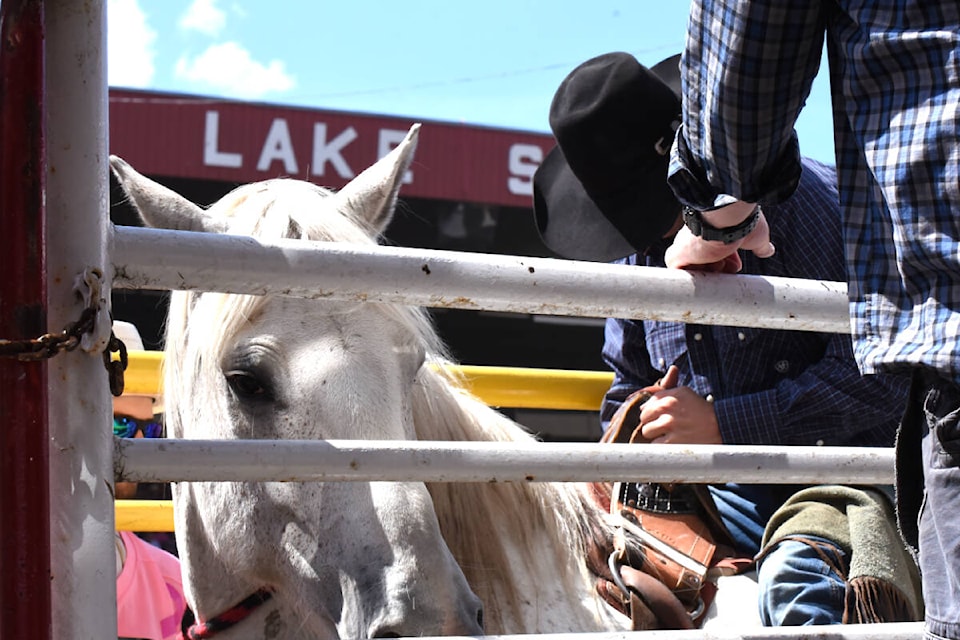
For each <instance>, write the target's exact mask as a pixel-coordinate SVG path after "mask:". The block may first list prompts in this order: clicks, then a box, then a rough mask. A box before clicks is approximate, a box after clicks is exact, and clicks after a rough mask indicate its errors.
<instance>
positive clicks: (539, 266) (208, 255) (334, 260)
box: [111, 227, 850, 333]
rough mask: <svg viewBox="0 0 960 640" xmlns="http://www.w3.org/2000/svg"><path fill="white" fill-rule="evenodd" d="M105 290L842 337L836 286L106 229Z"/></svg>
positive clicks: (840, 289)
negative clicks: (108, 269)
mask: <svg viewBox="0 0 960 640" xmlns="http://www.w3.org/2000/svg"><path fill="white" fill-rule="evenodd" d="M112 244H113V246H112V251H111V255H112V257H113V265H114V268H115V281H114V286H116V287H122V288H137V289H175V290H197V291H199V290H204V291H221V292H226V293H249V294H281V295H290V296H297V297H305V298H337V299H346V300H361V301H371V302H389V303H400V304H410V305H416V306H424V307H447V308H457V309H487V310H495V311H508V312H515V313H532V314H549V315H564V316H579V317H595V318H608V317H621V318H643V319H657V320H670V321H677V322H686V323H703V324H720V325H730V326H743V327H766V328H771V329H796V330H803V331H824V332H832V333H849V331H850V321H849V312H848V310H847V297H846V285H845V284H844V283H840V282H823V281H815V280H798V279H794V278H776V277H769V276H745V275H725V274H709V273H692V272H686V271H680V270H673V269H658V268H653V267H628V266H623V265H609V264H599V263H593V262H575V261H570V260H556V259H551V258H524V257H518V256H501V255H489V254H477V253H465V252H456V251H434V250H428V249H407V248H401V247H370V246H355V245H348V244H344V243H335V242H306V241H300V240H278V241H272V242H267V241H259V240H255V239H253V238H249V237H246V236H228V235H220V234H205V233H196V232H190V231H167V230H161V229H141V228H138V227H117V228H116V232H115V233H114V234H113V237H112Z"/></svg>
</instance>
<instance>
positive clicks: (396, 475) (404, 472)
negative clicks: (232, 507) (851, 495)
mask: <svg viewBox="0 0 960 640" xmlns="http://www.w3.org/2000/svg"><path fill="white" fill-rule="evenodd" d="M114 447H115V454H114V471H115V473H116V478H117V480H123V481H129V482H179V481H186V482H220V481H252V482H270V481H276V482H310V481H324V482H328V481H341V480H362V481H381V480H382V481H405V480H409V481H420V482H591V481H616V480H624V479H629V480H634V481H638V482H639V481H653V482H729V481H736V482H745V483H767V484H769V483H776V484H793V483H802V484H832V483H839V484H891V483H892V482H893V449H891V448H870V447H773V446H742V445H666V444H661V445H649V446H645V445H637V444H595V443H566V442H560V443H548V442H523V443H521V442H433V441H406V440H399V441H398V440H385V441H368V440H163V439H156V440H154V439H149V440H148V439H145V438H140V439H122V438H118V439H115V441H114Z"/></svg>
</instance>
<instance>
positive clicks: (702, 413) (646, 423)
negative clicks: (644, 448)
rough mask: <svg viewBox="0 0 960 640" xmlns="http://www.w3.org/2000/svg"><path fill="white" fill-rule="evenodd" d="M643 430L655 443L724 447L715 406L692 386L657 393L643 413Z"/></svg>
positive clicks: (645, 436) (648, 438) (646, 405)
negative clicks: (720, 445)
mask: <svg viewBox="0 0 960 640" xmlns="http://www.w3.org/2000/svg"><path fill="white" fill-rule="evenodd" d="M640 429H641V433H642V434H643V437H644V438H646V439H647V440H649V441H650V442H653V443H655V444H723V439H722V438H721V437H720V427H719V425H718V424H717V415H716V413H714V411H713V405H712V404H711V403H709V402H707V401H706V400H704V399H703V398H702V397H700V395H699V394H697V392H696V391H694V390H693V389H691V388H690V387H675V388H672V389H664V390H663V391H658V392H657V393H655V394H654V395H653V397H652V398H650V399H649V400H647V401H646V402H645V403H644V404H643V408H642V409H641V411H640Z"/></svg>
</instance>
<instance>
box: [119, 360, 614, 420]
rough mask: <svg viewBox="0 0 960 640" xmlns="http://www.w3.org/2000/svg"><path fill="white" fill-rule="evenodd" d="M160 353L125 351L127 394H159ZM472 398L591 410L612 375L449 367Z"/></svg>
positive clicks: (500, 403)
mask: <svg viewBox="0 0 960 640" xmlns="http://www.w3.org/2000/svg"><path fill="white" fill-rule="evenodd" d="M162 368H163V354H162V353H160V352H159V351H131V352H130V354H129V362H128V365H127V371H126V374H125V375H124V378H125V383H126V384H125V387H124V389H125V391H126V392H127V393H142V394H146V395H158V394H159V393H160V385H161V376H160V371H161V369H162ZM454 370H455V371H458V372H459V373H460V374H461V375H462V376H463V379H464V381H465V382H466V385H467V387H468V388H469V389H470V391H472V392H473V393H474V394H475V395H476V396H477V397H478V398H480V399H481V400H483V401H484V402H486V403H487V404H489V405H491V406H494V407H511V408H514V409H561V410H565V411H597V410H599V409H600V401H601V400H603V394H604V393H605V392H606V390H607V389H609V388H610V383H611V382H612V381H613V374H612V373H609V372H604V371H568V370H564V369H531V368H523V367H480V366H473V365H460V366H456V367H454Z"/></svg>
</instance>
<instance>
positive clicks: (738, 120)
mask: <svg viewBox="0 0 960 640" xmlns="http://www.w3.org/2000/svg"><path fill="white" fill-rule="evenodd" d="M821 11H823V9H822V8H821V3H818V2H799V1H791V0H767V1H764V2H733V1H729V0H728V1H723V0H720V1H717V2H712V1H710V0H703V1H700V2H693V3H692V6H691V10H690V21H689V23H688V28H687V45H686V49H685V51H684V53H683V57H682V60H681V86H682V89H683V96H684V100H683V101H684V111H683V122H682V125H681V128H680V130H679V132H678V134H677V137H676V139H675V142H674V147H673V152H672V154H671V161H670V169H669V181H670V185H671V186H672V187H673V189H674V191H675V193H676V194H677V197H678V198H679V199H680V200H681V201H682V202H683V203H684V204H687V205H689V206H691V207H693V208H695V209H700V210H706V209H710V208H713V207H714V206H717V205H719V204H720V203H721V202H723V201H724V200H725V199H728V198H729V197H731V196H732V197H734V198H736V199H739V200H745V201H747V202H762V203H764V204H772V203H777V202H782V201H783V200H785V199H786V198H788V197H789V196H790V194H791V193H793V191H794V190H795V189H796V186H797V183H798V181H799V178H800V155H799V149H798V145H797V137H796V133H795V132H794V124H795V122H796V118H797V116H798V115H799V113H800V109H801V108H802V107H803V104H804V102H805V101H806V99H807V96H808V95H809V94H810V87H811V86H812V84H813V78H814V76H816V73H817V68H818V66H819V64H820V54H821V52H822V50H823V38H824V26H823V20H822V18H821V16H820V13H821ZM718 34H723V36H724V37H718ZM703 158H709V159H710V162H709V166H707V165H706V164H705V163H702V162H700V160H699V159H703ZM725 196H726V198H725Z"/></svg>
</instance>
